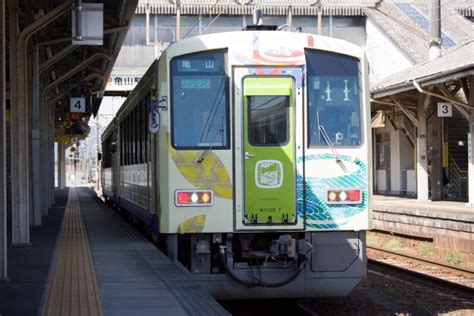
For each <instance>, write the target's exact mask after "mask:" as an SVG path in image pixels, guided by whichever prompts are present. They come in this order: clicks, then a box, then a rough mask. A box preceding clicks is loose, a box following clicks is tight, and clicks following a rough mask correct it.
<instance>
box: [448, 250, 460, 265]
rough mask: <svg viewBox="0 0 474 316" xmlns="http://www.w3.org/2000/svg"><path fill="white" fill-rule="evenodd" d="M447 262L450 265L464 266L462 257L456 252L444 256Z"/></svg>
mask: <svg viewBox="0 0 474 316" xmlns="http://www.w3.org/2000/svg"><path fill="white" fill-rule="evenodd" d="M443 259H444V260H445V261H447V262H449V263H450V264H454V265H462V264H464V262H463V260H462V258H461V255H460V254H459V253H457V252H456V251H450V252H448V253H446V254H445V255H444V258H443Z"/></svg>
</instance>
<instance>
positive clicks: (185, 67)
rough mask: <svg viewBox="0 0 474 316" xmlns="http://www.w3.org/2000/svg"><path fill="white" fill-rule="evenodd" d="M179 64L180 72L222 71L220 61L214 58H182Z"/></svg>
mask: <svg viewBox="0 0 474 316" xmlns="http://www.w3.org/2000/svg"><path fill="white" fill-rule="evenodd" d="M177 66H178V67H177V68H178V69H177V70H178V72H221V64H220V61H219V60H214V59H194V58H193V59H191V58H190V59H182V60H180V61H179V63H178V65H177Z"/></svg>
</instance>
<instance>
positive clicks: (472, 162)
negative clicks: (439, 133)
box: [467, 76, 474, 206]
mask: <svg viewBox="0 0 474 316" xmlns="http://www.w3.org/2000/svg"><path fill="white" fill-rule="evenodd" d="M469 87H470V88H469V100H468V103H469V105H470V106H474V77H472V76H471V78H470V82H469ZM473 137H474V110H471V117H470V119H469V133H468V134H467V146H468V147H467V155H468V164H467V179H468V188H469V194H468V197H469V200H468V205H469V206H474V148H473V143H472V141H473Z"/></svg>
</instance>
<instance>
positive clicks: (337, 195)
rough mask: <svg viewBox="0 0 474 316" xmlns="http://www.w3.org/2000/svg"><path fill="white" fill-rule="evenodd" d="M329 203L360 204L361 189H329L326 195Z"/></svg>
mask: <svg viewBox="0 0 474 316" xmlns="http://www.w3.org/2000/svg"><path fill="white" fill-rule="evenodd" d="M326 202H327V204H360V203H361V202H362V200H361V192H360V189H329V190H328V191H327V195H326Z"/></svg>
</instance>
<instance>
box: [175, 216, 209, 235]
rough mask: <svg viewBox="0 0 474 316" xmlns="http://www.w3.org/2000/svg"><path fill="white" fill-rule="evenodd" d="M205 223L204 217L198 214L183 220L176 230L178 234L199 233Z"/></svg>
mask: <svg viewBox="0 0 474 316" xmlns="http://www.w3.org/2000/svg"><path fill="white" fill-rule="evenodd" d="M205 223H206V215H204V214H199V215H196V216H193V217H191V218H188V219H186V220H184V221H183V222H182V223H181V224H180V225H179V228H178V233H180V234H191V233H201V232H202V230H203V229H204V224H205Z"/></svg>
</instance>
